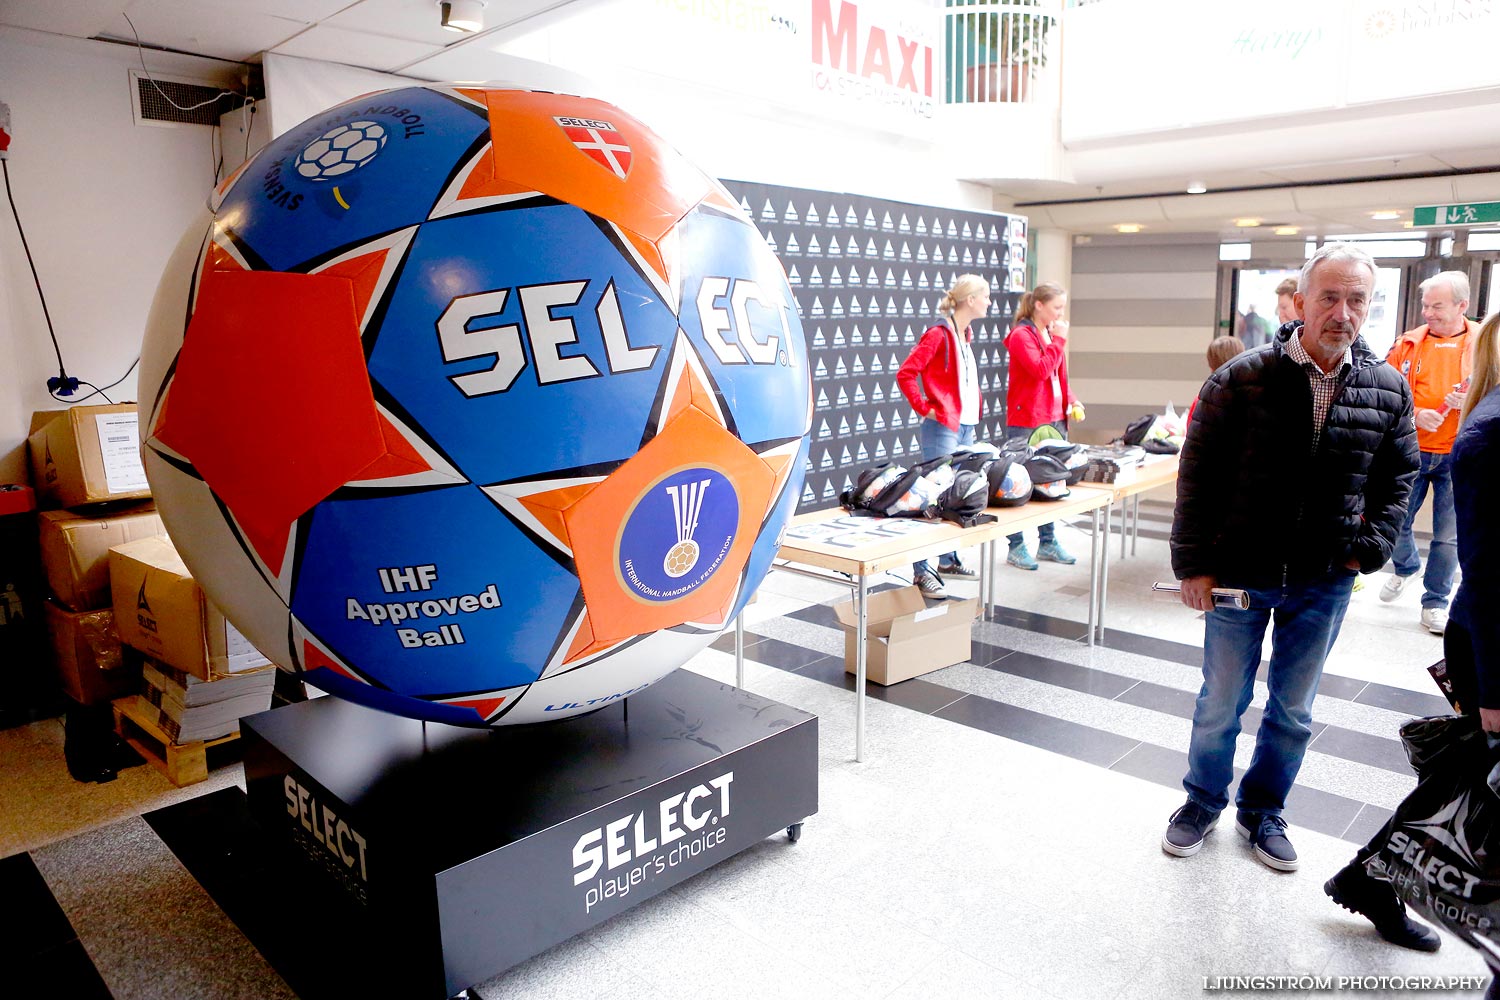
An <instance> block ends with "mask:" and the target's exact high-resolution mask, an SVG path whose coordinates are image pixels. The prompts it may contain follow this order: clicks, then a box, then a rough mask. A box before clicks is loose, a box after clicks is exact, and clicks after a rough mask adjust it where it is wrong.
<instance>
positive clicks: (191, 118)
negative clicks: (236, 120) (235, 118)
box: [130, 70, 242, 127]
mask: <svg viewBox="0 0 1500 1000" xmlns="http://www.w3.org/2000/svg"><path fill="white" fill-rule="evenodd" d="M130 84H131V91H130V97H131V105H132V107H133V110H134V111H135V120H136V122H138V123H139V124H141V125H159V126H167V127H171V126H176V125H217V124H219V116H220V115H222V114H224V112H226V111H230V110H233V109H234V108H237V107H239V106H240V104H241V103H242V99H241V98H240V96H239V95H238V94H226V93H224V89H225V88H223V87H220V86H218V85H216V84H214V83H212V82H210V81H205V80H182V79H172V78H170V77H164V76H162V75H161V74H160V73H153V74H152V75H151V76H150V77H149V78H148V77H147V76H146V75H145V74H144V73H137V72H136V71H134V70H132V71H131V73H130ZM204 102H207V103H204ZM174 105H175V107H174ZM195 105H202V106H201V107H195ZM182 108H192V109H193V110H191V111H183V110H182Z"/></svg>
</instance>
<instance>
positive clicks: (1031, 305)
mask: <svg viewBox="0 0 1500 1000" xmlns="http://www.w3.org/2000/svg"><path fill="white" fill-rule="evenodd" d="M1067 294H1068V290H1067V289H1066V288H1064V287H1063V286H1062V285H1059V284H1058V283H1057V282H1055V281H1044V282H1042V283H1041V284H1040V285H1037V286H1036V287H1035V288H1033V289H1032V290H1031V291H1029V292H1027V293H1026V294H1025V295H1022V296H1021V303H1020V305H1018V306H1016V322H1017V323H1019V322H1021V320H1023V319H1025V320H1029V319H1031V317H1032V315H1033V314H1034V313H1035V312H1036V305H1037V303H1038V302H1051V301H1052V300H1053V299H1055V298H1057V297H1058V296H1060V295H1067Z"/></svg>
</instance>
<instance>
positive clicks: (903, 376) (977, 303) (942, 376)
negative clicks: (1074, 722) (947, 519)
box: [896, 274, 990, 598]
mask: <svg viewBox="0 0 1500 1000" xmlns="http://www.w3.org/2000/svg"><path fill="white" fill-rule="evenodd" d="M989 310H990V286H989V284H988V283H987V282H986V281H985V280H984V279H983V278H981V277H980V276H979V275H977V274H961V275H959V276H958V278H957V279H956V280H955V281H954V282H953V287H952V288H950V289H948V291H947V292H945V293H944V294H943V298H942V300H941V301H940V302H938V312H939V313H941V314H942V316H943V318H942V319H941V320H939V321H938V322H937V323H936V324H935V325H933V326H932V327H930V328H929V329H928V330H927V332H926V333H924V334H922V339H921V340H919V341H917V346H916V347H913V348H912V350H911V354H910V355H908V356H907V358H906V361H905V362H903V363H902V365H901V369H900V371H898V372H896V384H897V385H899V386H900V387H901V392H902V394H903V395H904V396H906V401H907V402H909V403H911V406H912V409H914V410H916V411H917V412H918V413H920V414H921V415H922V427H921V434H920V438H921V441H922V458H923V460H924V461H925V460H926V459H929V458H938V457H940V456H942V455H947V454H949V453H951V452H952V451H953V450H954V449H955V448H957V447H958V446H960V445H965V444H973V443H974V426H975V425H976V424H978V423H979V414H980V413H981V412H982V410H983V408H984V399H983V397H982V396H980V394H979V369H978V366H977V365H976V364H975V363H974V351H973V350H972V349H971V348H970V347H969V341H971V340H973V339H974V334H973V332H972V331H971V330H970V329H969V324H970V323H972V322H973V321H974V320H976V319H980V318H981V317H983V316H984V315H985V314H986V313H988V312H989ZM919 383H920V384H919ZM938 572H939V573H942V574H943V575H944V576H958V577H965V578H968V579H973V578H975V577H977V576H978V575H979V574H978V573H976V572H974V571H973V570H971V569H969V568H968V567H966V566H964V564H963V563H961V562H959V561H958V553H957V552H949V553H948V554H947V555H944V556H941V557H940V558H939V559H938ZM912 582H913V583H915V584H916V585H917V586H918V587H919V588H921V590H922V596H923V597H933V598H938V597H946V596H947V592H946V591H945V590H944V589H943V581H942V579H941V578H940V577H939V576H937V575H936V574H935V573H933V571H932V567H931V566H929V565H928V564H927V560H926V559H923V560H922V561H921V562H919V563H915V564H913V566H912Z"/></svg>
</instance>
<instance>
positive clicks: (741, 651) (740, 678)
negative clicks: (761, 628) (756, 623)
mask: <svg viewBox="0 0 1500 1000" xmlns="http://www.w3.org/2000/svg"><path fill="white" fill-rule="evenodd" d="M734 686H735V687H737V688H739V689H740V690H741V691H743V690H744V689H745V612H743V611H741V612H740V613H739V614H737V615H735V616H734Z"/></svg>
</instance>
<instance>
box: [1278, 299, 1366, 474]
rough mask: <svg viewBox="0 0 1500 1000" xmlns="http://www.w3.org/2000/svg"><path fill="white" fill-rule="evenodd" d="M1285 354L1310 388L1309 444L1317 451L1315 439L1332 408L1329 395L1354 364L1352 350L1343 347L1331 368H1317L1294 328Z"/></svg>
mask: <svg viewBox="0 0 1500 1000" xmlns="http://www.w3.org/2000/svg"><path fill="white" fill-rule="evenodd" d="M1286 353H1287V357H1289V358H1291V359H1292V360H1293V361H1295V362H1297V364H1298V366H1299V367H1301V369H1302V370H1303V371H1304V372H1306V373H1307V380H1308V383H1309V384H1310V385H1311V387H1312V395H1313V408H1312V418H1313V437H1312V446H1313V450H1314V451H1317V449H1318V439H1319V438H1321V437H1322V436H1323V424H1324V423H1325V422H1326V421H1327V420H1328V411H1329V409H1331V408H1332V407H1333V398H1334V396H1335V395H1337V394H1338V388H1339V384H1340V382H1342V381H1343V378H1344V374H1345V373H1346V372H1348V371H1349V369H1350V368H1352V367H1353V366H1354V352H1353V351H1352V350H1351V349H1350V348H1348V347H1346V348H1344V356H1343V357H1342V358H1340V359H1339V363H1338V364H1337V365H1335V366H1334V369H1333V371H1331V372H1325V371H1324V370H1323V369H1322V368H1320V367H1318V363H1317V362H1316V361H1314V360H1313V359H1312V355H1311V354H1308V353H1307V348H1305V347H1303V346H1302V328H1301V327H1298V328H1297V329H1295V330H1293V331H1292V334H1291V336H1289V337H1287V339H1286Z"/></svg>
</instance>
